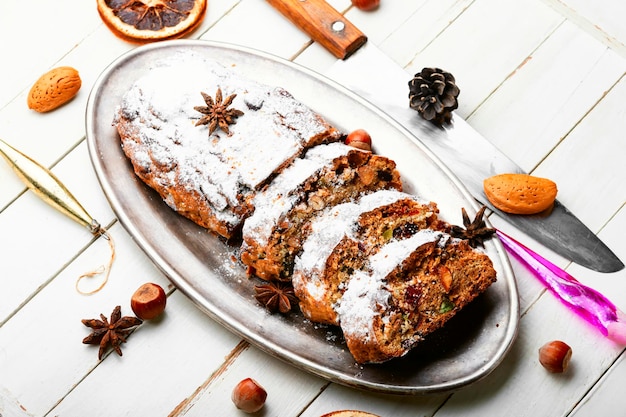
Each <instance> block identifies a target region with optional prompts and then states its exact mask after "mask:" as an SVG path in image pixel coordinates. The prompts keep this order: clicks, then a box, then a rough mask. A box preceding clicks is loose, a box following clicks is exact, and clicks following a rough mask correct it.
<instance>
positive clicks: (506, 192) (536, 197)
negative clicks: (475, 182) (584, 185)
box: [483, 174, 557, 214]
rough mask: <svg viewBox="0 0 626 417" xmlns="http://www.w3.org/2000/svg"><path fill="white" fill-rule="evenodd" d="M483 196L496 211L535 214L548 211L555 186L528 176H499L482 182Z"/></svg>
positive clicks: (548, 181)
mask: <svg viewBox="0 0 626 417" xmlns="http://www.w3.org/2000/svg"><path fill="white" fill-rule="evenodd" d="M483 188H484V191H485V195H486V196H487V198H488V199H489V201H490V202H491V203H492V204H493V205H494V206H496V207H497V208H498V209H500V210H502V211H504V212H506V213H511V214H536V213H540V212H542V211H544V210H547V209H549V208H550V207H552V205H553V204H554V200H555V198H556V193H557V187H556V184H555V183H554V182H553V181H551V180H549V179H547V178H540V177H535V176H532V175H528V174H500V175H495V176H493V177H489V178H487V179H486V180H484V181H483Z"/></svg>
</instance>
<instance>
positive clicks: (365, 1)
mask: <svg viewBox="0 0 626 417" xmlns="http://www.w3.org/2000/svg"><path fill="white" fill-rule="evenodd" d="M352 4H353V5H354V6H355V7H356V8H357V9H360V10H365V11H369V10H374V9H375V8H377V7H378V6H379V5H380V0H352Z"/></svg>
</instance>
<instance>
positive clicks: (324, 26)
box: [267, 0, 367, 59]
mask: <svg viewBox="0 0 626 417" xmlns="http://www.w3.org/2000/svg"><path fill="white" fill-rule="evenodd" d="M267 2H268V3H269V4H271V5H272V6H273V7H274V8H275V9H277V10H278V11H279V12H281V13H282V14H283V15H284V16H285V17H287V18H288V19H289V20H291V22H292V23H293V24H295V25H296V26H297V27H299V28H300V29H301V30H303V31H304V32H306V33H307V34H308V35H309V36H310V37H311V38H312V39H313V40H314V41H316V42H318V43H320V44H321V45H322V46H323V47H324V48H326V49H327V50H328V51H330V52H331V53H332V54H333V55H334V56H335V57H337V58H340V59H346V58H347V57H348V56H350V55H351V54H352V53H353V52H354V51H356V50H357V49H359V47H360V46H361V45H363V44H364V43H365V42H366V41H367V37H366V36H365V35H364V34H363V33H362V32H361V31H360V30H359V29H357V28H356V26H354V25H353V24H352V23H350V21H349V20H348V19H346V18H345V17H344V16H343V15H342V14H341V13H339V12H338V11H337V10H335V9H334V8H333V7H332V6H331V5H330V4H328V3H326V1H325V0H267Z"/></svg>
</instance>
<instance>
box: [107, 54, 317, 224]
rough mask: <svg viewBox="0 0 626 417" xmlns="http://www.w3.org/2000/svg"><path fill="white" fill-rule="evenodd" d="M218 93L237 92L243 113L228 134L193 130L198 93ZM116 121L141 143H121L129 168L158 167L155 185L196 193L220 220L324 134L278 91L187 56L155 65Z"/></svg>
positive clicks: (129, 94) (200, 102) (203, 128)
mask: <svg viewBox="0 0 626 417" xmlns="http://www.w3.org/2000/svg"><path fill="white" fill-rule="evenodd" d="M218 88H220V89H221V91H222V95H223V98H224V99H225V98H226V97H228V96H229V95H231V94H236V95H237V96H236V98H235V99H234V101H233V103H232V105H231V106H230V107H231V108H235V109H238V110H241V111H243V112H244V115H243V116H239V117H238V118H237V119H236V123H235V124H232V125H230V126H229V130H230V134H228V135H227V134H226V133H224V132H222V131H221V130H220V129H217V130H216V131H215V132H214V133H213V134H211V135H209V133H208V126H207V125H202V126H195V124H196V122H197V121H198V120H199V119H200V118H201V117H202V116H203V114H202V113H200V112H198V111H196V110H194V107H195V106H206V103H205V101H204V99H203V97H202V95H201V94H200V93H201V92H204V93H206V94H208V95H210V96H211V97H213V98H215V95H216V91H217V89H218ZM120 118H124V119H126V120H127V121H129V122H130V124H129V125H126V126H125V128H126V129H127V130H128V131H130V132H132V133H134V134H135V135H137V136H138V137H139V140H137V141H134V142H131V141H126V142H125V143H124V146H125V147H128V149H129V150H131V151H133V152H132V153H133V155H134V159H135V161H134V163H136V164H137V165H139V166H141V167H143V168H147V169H149V168H150V167H151V166H153V165H156V166H158V167H159V168H163V171H165V172H164V173H163V174H162V175H161V176H160V177H159V178H158V180H157V181H159V182H160V183H162V184H164V185H166V186H171V187H173V186H183V187H186V188H188V189H190V190H196V191H199V192H200V193H201V194H203V195H204V196H205V197H206V199H207V200H208V201H209V203H210V206H211V208H212V209H213V210H214V211H215V213H214V214H215V215H217V216H218V218H221V219H222V220H225V221H235V218H236V217H237V216H236V215H234V214H233V213H232V208H233V207H236V206H237V205H238V204H239V203H240V199H241V195H242V194H244V195H245V194H246V193H251V192H252V190H255V189H256V188H257V187H258V186H259V185H260V184H262V183H263V182H264V181H266V180H267V179H268V178H269V177H270V176H271V175H272V173H274V172H276V171H277V170H278V169H279V168H282V166H283V165H284V164H285V163H286V162H288V161H290V160H291V159H293V158H294V157H297V156H298V155H300V154H301V153H302V152H303V150H304V149H305V148H306V147H307V146H308V145H309V141H310V140H311V138H313V137H316V136H317V135H321V134H322V133H324V132H326V131H327V129H328V126H327V125H325V124H324V123H323V122H321V121H320V119H319V117H318V116H317V115H316V114H315V113H314V112H313V111H312V110H311V109H309V108H307V107H306V106H304V105H303V104H302V103H300V102H298V101H296V100H295V99H294V98H293V97H292V96H291V95H290V94H289V93H288V92H286V91H285V90H284V89H282V88H275V87H270V86H266V85H263V84H260V83H257V82H255V81H252V80H248V79H245V78H242V77H241V76H240V75H238V74H235V73H234V72H233V71H231V70H230V69H227V68H225V67H223V66H222V65H220V64H218V63H216V62H214V61H211V60H208V59H205V58H203V57H201V56H199V55H197V54H195V53H192V52H186V53H180V54H178V55H176V56H175V59H169V60H167V61H166V62H157V63H155V65H154V67H153V68H152V69H151V70H150V71H148V72H147V73H146V74H145V75H144V76H143V77H141V78H140V79H138V80H137V81H136V82H135V84H134V85H133V86H132V87H131V89H130V90H129V91H128V92H127V93H126V94H125V95H124V98H123V101H122V103H121V104H120V105H119V107H118V112H117V114H116V117H115V120H114V124H117V123H119V121H120ZM168 203H169V204H170V205H172V204H173V203H172V201H169V202H168ZM174 208H175V207H174Z"/></svg>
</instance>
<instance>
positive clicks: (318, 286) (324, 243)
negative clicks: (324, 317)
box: [292, 190, 415, 300]
mask: <svg viewBox="0 0 626 417" xmlns="http://www.w3.org/2000/svg"><path fill="white" fill-rule="evenodd" d="M402 198H411V199H415V197H413V196H411V195H409V194H406V193H403V192H400V191H396V190H380V191H376V192H374V193H371V194H367V195H365V196H363V197H362V198H361V199H360V200H359V201H358V202H347V203H343V204H339V205H337V206H335V207H332V208H330V209H329V210H327V211H325V212H324V213H323V214H322V215H321V216H319V217H318V218H316V219H315V220H314V221H313V222H312V224H311V234H310V235H309V236H308V237H307V239H306V240H305V241H304V244H303V246H302V249H303V250H302V253H301V254H300V255H299V256H298V257H296V260H295V266H294V273H293V279H292V282H293V285H294V288H295V289H296V290H297V291H298V290H300V291H303V292H305V293H307V294H308V296H310V297H311V298H312V299H315V300H322V299H323V298H324V295H325V293H326V291H327V285H325V283H324V282H322V280H321V275H322V274H323V272H324V267H325V265H326V261H327V259H328V257H329V256H330V254H331V253H332V252H333V250H334V249H335V247H336V246H337V245H338V244H339V242H341V240H342V239H343V238H344V236H348V237H352V238H354V233H353V232H354V230H353V228H354V227H355V225H356V221H357V220H358V218H359V216H360V215H361V214H363V213H366V212H368V211H371V210H373V209H375V208H377V207H382V206H385V205H388V204H392V203H394V202H396V201H398V200H400V199H402Z"/></svg>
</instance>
